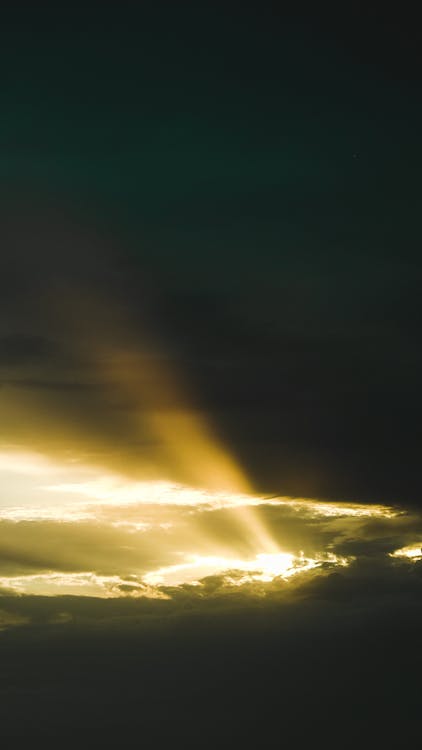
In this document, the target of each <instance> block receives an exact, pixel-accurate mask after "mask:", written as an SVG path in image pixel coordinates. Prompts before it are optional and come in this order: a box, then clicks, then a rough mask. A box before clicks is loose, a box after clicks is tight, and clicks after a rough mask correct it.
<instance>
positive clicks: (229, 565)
mask: <svg viewBox="0 0 422 750" xmlns="http://www.w3.org/2000/svg"><path fill="white" fill-rule="evenodd" d="M348 562H349V561H348V560H347V558H344V557H337V556H336V555H334V554H327V555H322V556H320V557H318V558H313V559H312V558H309V557H305V556H304V555H303V554H301V555H299V556H295V555H292V554H290V553H288V552H278V553H276V554H266V553H260V554H258V555H256V557H255V558H254V559H251V560H238V559H236V558H231V557H218V556H209V557H205V556H200V555H191V556H190V557H189V558H188V559H187V560H186V561H185V562H183V563H180V564H178V565H169V566H167V567H164V568H159V569H158V570H155V571H151V572H150V573H147V574H146V575H145V576H144V577H143V580H144V581H145V583H147V584H149V585H151V586H160V585H174V586H178V585H181V584H184V583H199V582H200V580H201V578H205V577H206V576H211V575H224V574H225V575H224V577H227V578H228V579H229V581H230V583H232V584H234V585H242V584H244V583H247V582H248V581H262V582H265V583H269V582H270V581H273V580H274V579H275V578H279V577H280V578H283V579H287V578H290V577H291V576H293V575H296V574H297V573H303V572H305V571H309V570H312V569H313V568H318V567H320V566H321V565H322V564H323V563H330V564H332V565H342V566H344V565H347V564H348ZM231 572H236V573H237V572H240V573H244V574H245V575H243V576H238V577H235V578H233V577H231V576H230V573H231Z"/></svg>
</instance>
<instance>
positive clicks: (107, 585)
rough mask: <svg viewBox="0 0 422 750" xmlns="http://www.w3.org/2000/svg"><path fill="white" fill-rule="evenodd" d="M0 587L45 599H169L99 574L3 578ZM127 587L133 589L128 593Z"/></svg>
mask: <svg viewBox="0 0 422 750" xmlns="http://www.w3.org/2000/svg"><path fill="white" fill-rule="evenodd" d="M0 587H4V588H5V589H8V590H10V591H13V592H14V593H15V594H39V595H42V596H57V595H60V596H65V595H67V596H95V597H99V598H101V599H115V598H118V597H121V596H127V595H129V596H131V597H135V598H138V597H147V598H149V599H168V598H169V597H168V595H167V594H165V593H163V592H162V591H160V590H159V589H157V588H153V587H151V586H148V585H145V584H143V583H139V582H136V581H133V580H130V581H127V580H125V579H124V578H121V577H120V576H117V575H115V576H102V575H98V574H96V573H89V572H87V573H53V572H51V573H38V574H35V575H24V576H8V577H7V576H3V577H0ZM125 587H128V588H129V589H130V592H126V590H125Z"/></svg>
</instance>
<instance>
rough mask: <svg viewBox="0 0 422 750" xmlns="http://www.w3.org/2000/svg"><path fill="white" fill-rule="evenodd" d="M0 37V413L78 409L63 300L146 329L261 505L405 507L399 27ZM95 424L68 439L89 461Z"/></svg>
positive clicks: (408, 328) (409, 38)
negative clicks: (104, 302) (1, 403)
mask: <svg viewBox="0 0 422 750" xmlns="http://www.w3.org/2000/svg"><path fill="white" fill-rule="evenodd" d="M0 33H1V43H0V61H1V62H0V66H1V67H0V71H1V80H2V84H1V91H2V93H1V108H2V116H1V119H0V179H1V192H2V206H1V225H2V229H1V230H0V231H1V237H0V239H1V245H2V272H1V276H0V288H1V293H2V322H1V339H0V367H1V377H2V383H3V386H4V388H6V389H7V388H14V389H15V391H16V389H18V390H19V388H21V389H22V390H25V392H27V391H31V390H32V391H35V392H37V393H38V392H39V391H42V392H43V394H45V393H47V394H48V393H53V396H54V399H55V401H54V409H56V410H57V413H58V414H59V416H61V418H62V419H63V420H66V418H67V417H66V414H67V412H66V409H70V410H72V409H73V407H74V406H75V408H76V407H77V405H78V403H79V402H78V399H80V393H82V392H83V393H86V390H87V389H88V390H89V389H91V390H92V388H93V387H95V383H93V374H92V371H91V370H90V369H89V368H90V365H88V364H87V362H86V361H85V359H84V356H85V354H84V345H85V346H86V347H89V341H88V339H86V341H85V336H86V334H85V330H84V325H83V322H81V321H80V320H79V323H78V325H77V326H76V328H77V327H78V326H79V330H78V333H77V338H78V343H80V344H81V347H80V349H79V350H78V354H77V356H76V355H75V352H74V346H73V348H72V346H71V345H70V343H69V340H68V338H67V336H68V334H66V333H64V329H62V328H60V326H59V325H58V323H57V296H58V297H60V295H61V294H62V290H63V289H64V288H65V289H66V294H67V296H68V297H69V296H70V298H72V299H73V308H72V309H73V311H74V316H76V317H78V315H79V316H81V315H82V317H83V314H82V313H81V312H80V308H79V298H80V294H81V289H83V290H84V292H85V293H88V295H89V296H91V297H95V295H97V294H98V295H99V296H100V297H102V298H104V297H106V298H107V299H110V300H112V306H111V308H110V309H113V310H116V314H117V311H119V312H118V314H119V315H120V313H122V312H123V313H124V315H125V316H126V317H128V318H129V317H130V320H131V330H132V334H133V338H134V340H135V341H136V340H138V338H141V336H143V332H144V330H145V327H146V328H147V329H148V332H149V335H150V336H151V340H153V341H154V346H153V348H154V351H155V356H157V357H158V358H163V357H164V358H165V359H166V361H168V362H170V366H171V367H172V366H173V365H174V366H176V367H177V368H178V369H179V370H180V371H182V372H183V374H184V377H185V378H186V380H187V382H188V383H189V384H190V386H189V388H190V390H191V391H192V394H193V395H192V397H191V400H192V402H193V404H194V406H195V407H196V408H199V409H201V410H202V411H204V412H205V413H206V414H208V415H209V416H210V418H211V419H212V421H213V423H214V424H215V426H216V429H217V430H218V432H219V434H220V435H221V436H222V437H223V438H224V440H225V442H226V444H227V445H228V446H229V447H230V449H231V451H232V452H233V454H234V455H235V456H236V458H237V459H238V460H239V462H240V464H241V465H242V466H243V467H244V468H245V470H246V471H247V473H248V475H249V476H250V478H251V480H252V483H253V485H254V486H255V487H256V488H257V489H259V490H260V491H268V492H283V493H285V494H301V495H309V496H324V497H337V498H338V497H347V498H355V499H359V500H369V501H370V500H373V499H374V500H385V501H395V502H399V503H400V502H402V501H403V502H404V501H406V502H414V503H419V502H420V489H421V486H420V485H421V482H420V476H419V468H418V463H419V439H420V427H419V425H420V408H421V394H420V373H421V355H420V348H419V328H420V323H421V311H420V306H419V298H418V291H419V285H420V276H421V270H422V268H421V260H420V251H419V247H420V240H421V229H420V218H419V204H420V197H421V196H420V179H419V170H420V166H421V142H420V132H421V124H422V123H421V117H422V111H421V101H420V83H421V69H422V68H421V62H422V61H421V56H420V45H419V32H418V29H417V27H416V26H415V23H414V19H413V18H412V17H409V16H406V15H405V13H404V11H403V12H402V13H401V14H400V16H399V17H398V16H397V13H396V12H395V11H388V10H386V9H383V13H382V14H381V15H380V14H379V13H378V12H376V11H375V9H371V8H367V7H366V6H362V7H360V6H359V4H358V5H356V4H354V5H353V6H350V7H346V8H342V10H341V12H340V11H333V10H332V9H331V10H330V11H328V9H316V8H313V9H307V8H305V7H300V8H296V9H295V10H294V9H291V10H290V11H289V10H286V11H283V12H281V11H280V9H279V8H278V7H277V4H273V5H272V4H270V3H263V4H259V6H258V5H256V6H255V7H254V8H253V7H252V6H250V7H249V8H244V9H242V10H241V11H239V10H237V11H235V10H234V9H232V8H231V7H227V6H225V5H224V4H221V5H220V4H219V3H199V4H193V3H192V4H186V5H185V4H177V3H174V4H168V5H163V4H156V3H152V4H151V5H150V6H149V4H144V5H143V6H142V10H139V9H138V10H137V11H134V10H130V11H129V10H127V11H126V10H123V9H121V10H119V11H117V10H116V8H114V9H111V10H110V9H107V8H103V7H101V9H99V8H98V7H95V6H93V5H91V6H89V7H84V8H83V9H82V8H80V7H78V6H75V7H72V8H70V7H68V8H64V7H60V8H59V9H57V8H53V7H52V6H44V8H43V9H39V8H35V7H33V8H31V9H27V10H26V11H25V13H23V12H22V13H21V12H20V11H18V10H17V9H14V10H11V11H6V10H5V11H4V17H3V20H2V29H1V32H0ZM52 290H53V291H54V293H55V294H56V302H55V305H52V304H51V303H50V302H49V295H50V293H51V291H52ZM71 338H72V345H73V344H74V338H75V332H73V334H72V337H71ZM135 348H136V347H135ZM71 349H72V353H70V350H71ZM75 357H76V358H75ZM64 372H66V373H67V380H66V378H64V375H63V373H64ZM69 373H70V375H69ZM69 377H70V380H71V388H70V385H69ZM94 380H95V379H94ZM3 390H4V389H3ZM90 392H91V391H90ZM94 401H95V399H94ZM69 405H70V406H69ZM175 405H176V406H177V404H175ZM79 406H80V404H79ZM126 407H127V408H130V403H129V404H127V405H126ZM48 408H49V409H52V408H53V407H51V406H49V407H48ZM116 408H117V410H118V409H120V408H121V405H119V406H118V407H116V405H115V404H114V403H111V402H110V399H109V394H101V396H100V397H98V403H97V404H94V403H93V404H92V405H91V406H90V407H89V408H86V403H85V401H83V400H82V406H80V410H81V413H80V415H79V417H78V418H79V419H80V420H81V423H82V425H83V428H84V429H85V430H86V432H87V433H88V432H90V431H91V432H92V434H93V435H94V434H97V433H98V432H101V433H104V434H105V433H109V434H110V436H111V439H112V437H113V435H116V432H115V430H116V429H117V427H116V425H117V423H119V424H120V422H119V419H120V417H116ZM100 412H101V417H99V414H100ZM118 434H119V438H118V439H119V441H121V443H122V444H123V445H124V443H125V439H126V438H125V435H124V426H123V427H122V428H121V432H120V433H118ZM3 437H6V438H7V429H6V434H3ZM12 437H13V436H12ZM93 439H94V438H93ZM127 441H128V443H129V442H130V441H129V438H127Z"/></svg>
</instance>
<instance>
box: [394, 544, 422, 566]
mask: <svg viewBox="0 0 422 750" xmlns="http://www.w3.org/2000/svg"><path fill="white" fill-rule="evenodd" d="M390 557H404V558H407V559H408V560H410V561H411V562H418V560H422V543H421V542H419V543H418V544H411V545H409V546H408V547H402V548H401V549H396V550H395V551H394V552H391V553H390Z"/></svg>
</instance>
